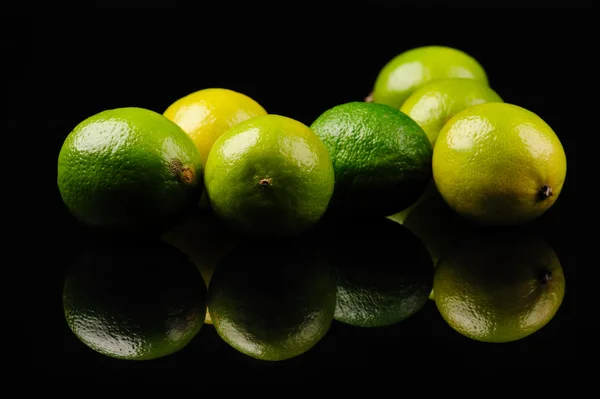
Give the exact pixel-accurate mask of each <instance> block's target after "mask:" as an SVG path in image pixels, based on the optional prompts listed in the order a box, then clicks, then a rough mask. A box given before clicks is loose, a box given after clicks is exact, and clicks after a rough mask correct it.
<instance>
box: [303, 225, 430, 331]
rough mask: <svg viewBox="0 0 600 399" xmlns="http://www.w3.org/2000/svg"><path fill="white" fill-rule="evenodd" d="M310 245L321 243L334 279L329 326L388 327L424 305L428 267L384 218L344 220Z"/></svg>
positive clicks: (421, 249) (411, 240) (420, 250)
mask: <svg viewBox="0 0 600 399" xmlns="http://www.w3.org/2000/svg"><path fill="white" fill-rule="evenodd" d="M330 237H335V239H333V240H332V239H331V238H330ZM313 239H315V242H319V243H321V245H322V247H323V251H324V253H325V254H326V255H327V259H328V262H329V264H330V265H331V267H332V270H333V272H334V276H335V278H336V284H337V303H336V309H335V316H334V317H335V320H337V321H340V322H342V323H345V324H349V325H353V326H359V327H382V326H389V325H392V324H395V323H398V322H400V321H402V320H405V319H406V318H408V317H410V316H412V315H414V314H415V313H417V312H418V311H419V310H420V309H421V308H422V307H423V306H424V305H425V304H426V303H427V297H428V295H429V293H430V292H431V289H432V286H433V273H434V267H433V263H432V261H431V258H430V257H429V254H428V253H427V249H426V248H425V246H424V245H423V243H422V242H421V240H420V239H419V238H417V237H416V236H415V235H414V234H413V233H412V232H411V231H410V230H409V229H407V228H405V227H403V226H401V225H399V224H397V223H394V222H393V221H391V220H388V219H386V218H365V219H361V218H348V219H345V220H336V221H335V223H331V224H327V225H323V226H322V227H321V228H320V229H319V231H318V233H316V235H315V236H314V237H313Z"/></svg>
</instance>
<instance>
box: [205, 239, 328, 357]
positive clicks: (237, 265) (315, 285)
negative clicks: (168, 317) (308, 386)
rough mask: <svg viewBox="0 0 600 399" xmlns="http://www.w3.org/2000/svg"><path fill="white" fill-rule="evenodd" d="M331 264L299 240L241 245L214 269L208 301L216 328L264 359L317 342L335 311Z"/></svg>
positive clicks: (302, 349) (287, 354)
mask: <svg viewBox="0 0 600 399" xmlns="http://www.w3.org/2000/svg"><path fill="white" fill-rule="evenodd" d="M335 302H336V300H335V282H334V279H333V277H332V276H331V274H330V272H329V269H328V268H327V264H326V263H325V262H324V260H323V259H322V258H321V257H320V256H319V255H318V253H316V252H315V251H313V250H311V248H310V247H307V246H306V245H303V244H301V243H296V242H276V243H274V242H269V243H265V242H262V241H261V242H253V243H247V244H245V245H242V246H240V247H238V248H237V249H236V250H235V251H234V252H232V253H231V254H229V256H227V258H225V260H224V261H223V262H222V263H221V264H220V265H219V267H218V268H217V269H216V270H215V274H214V275H213V278H212V281H211V283H210V287H209V292H208V307H209V309H210V313H211V318H212V321H213V324H214V326H215V329H216V330H217V332H218V333H219V335H220V336H221V338H223V340H224V341H226V342H227V343H229V344H230V345H231V346H232V347H233V348H235V349H237V350H238V351H240V352H241V353H244V354H246V355H248V356H251V357H254V358H257V359H261V360H271V361H276V360H285V359H289V358H292V357H295V356H298V355H300V354H302V353H304V352H306V351H307V350H309V349H310V348H312V347H313V346H314V345H315V344H316V343H317V342H318V341H319V340H320V339H321V338H322V337H323V336H324V335H325V333H326V332H327V330H328V329H329V326H330V324H331V321H332V320H333V314H334V311H335Z"/></svg>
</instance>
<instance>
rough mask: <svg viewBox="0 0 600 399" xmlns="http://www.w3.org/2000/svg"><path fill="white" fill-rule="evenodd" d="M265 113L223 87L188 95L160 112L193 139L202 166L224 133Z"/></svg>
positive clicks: (254, 102)
mask: <svg viewBox="0 0 600 399" xmlns="http://www.w3.org/2000/svg"><path fill="white" fill-rule="evenodd" d="M266 114H267V111H266V110H265V109H264V108H263V107H262V106H261V105H260V104H259V103H257V102H256V101H255V100H253V99H252V98H250V97H248V96H247V95H245V94H242V93H239V92H237V91H234V90H229V89H222V88H210V89H203V90H198V91H196V92H193V93H190V94H188V95H186V96H184V97H182V98H180V99H178V100H177V101H175V102H174V103H173V104H171V105H169V107H167V109H166V110H165V112H164V113H163V115H164V116H165V117H167V118H168V119H170V120H172V121H173V122H175V123H176V124H177V125H179V126H180V127H181V128H182V129H183V130H184V131H185V132H186V133H187V134H188V135H189V136H190V137H191V138H192V140H193V141H194V143H195V144H196V147H197V148H198V151H200V157H201V159H202V164H203V165H206V160H207V159H208V154H209V152H210V149H211V148H212V146H213V144H214V143H215V141H216V140H217V139H218V138H219V137H220V136H221V135H222V134H223V133H225V132H226V131H227V130H229V129H231V128H232V127H234V126H235V125H237V124H239V123H241V122H243V121H246V120H248V119H251V118H253V117H255V116H261V115H266Z"/></svg>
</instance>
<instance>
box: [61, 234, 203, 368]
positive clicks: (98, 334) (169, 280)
mask: <svg viewBox="0 0 600 399" xmlns="http://www.w3.org/2000/svg"><path fill="white" fill-rule="evenodd" d="M63 307H64V313H65V317H66V320H67V324H68V325H69V327H70V329H71V330H72V331H73V333H74V334H75V335H76V336H77V338H79V340H80V341H81V342H83V343H84V344H85V345H87V346H88V347H89V348H91V349H93V350H95V351H96V352H99V353H101V354H103V355H106V356H109V357H114V358H118V359H126V360H150V359H156V358H160V357H164V356H167V355H170V354H172V353H175V352H177V351H179V350H181V349H183V348H184V347H185V346H186V345H187V344H188V343H189V342H190V341H191V340H192V338H194V336H195V335H196V334H197V333H198V331H199V330H200V328H201V327H202V324H203V322H204V316H205V313H206V286H205V285H204V282H203V281H202V276H201V275H200V273H198V271H197V270H196V268H195V267H194V265H192V264H191V263H190V262H189V261H188V259H187V257H186V256H185V255H183V254H182V253H181V252H179V251H178V250H177V249H176V248H174V247H172V246H170V245H168V244H166V243H163V242H161V241H158V240H157V241H156V242H154V241H149V242H138V241H134V240H127V241H113V240H100V241H93V242H91V243H88V244H87V245H84V247H83V248H82V250H81V252H79V253H78V255H77V256H76V261H75V264H74V265H73V266H72V267H71V268H70V270H69V271H68V273H67V276H66V278H65V282H64V287H63Z"/></svg>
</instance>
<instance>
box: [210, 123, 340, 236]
mask: <svg viewBox="0 0 600 399" xmlns="http://www.w3.org/2000/svg"><path fill="white" fill-rule="evenodd" d="M205 186H206V190H207V191H206V192H207V196H208V198H209V202H210V205H211V208H212V209H213V210H214V212H215V213H216V214H217V215H218V216H219V217H220V218H222V219H223V220H225V221H226V222H227V223H228V224H229V225H230V226H232V227H233V228H235V229H236V230H237V231H240V232H245V233H247V234H249V235H252V236H271V237H283V236H292V235H297V234H300V233H302V232H304V231H306V230H307V229H309V228H310V227H312V226H313V225H314V224H315V223H317V222H318V221H319V220H320V218H321V217H322V215H323V214H324V213H325V211H326V210H327V207H328V204H329V201H330V199H331V196H332V194H333V188H334V172H333V166H332V164H331V159H330V157H329V154H328V152H327V148H326V147H325V145H324V144H323V143H322V142H321V140H319V138H318V137H317V136H316V135H315V133H314V132H313V131H312V130H311V129H310V128H309V127H308V126H306V125H304V124H302V123H301V122H298V121H296V120H294V119H291V118H288V117H285V116H280V115H272V114H270V115H265V116H259V117H256V118H253V119H251V120H248V121H246V122H243V123H241V124H239V125H237V126H235V127H234V128H232V129H231V130H229V131H228V132H227V133H226V134H224V135H223V136H221V137H220V138H219V139H218V140H217V141H216V142H215V145H214V147H213V149H212V151H211V153H210V156H209V157H208V162H207V164H206V173H205Z"/></svg>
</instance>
